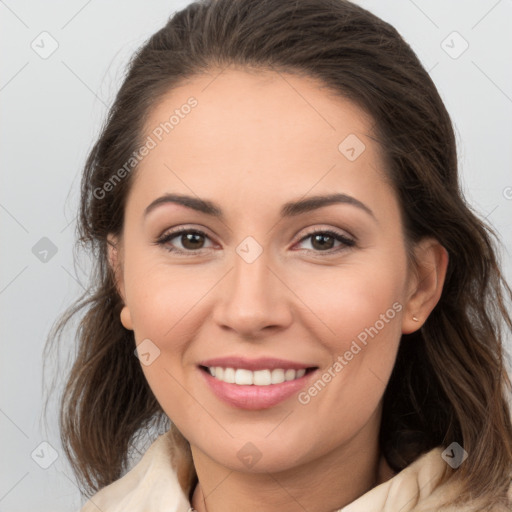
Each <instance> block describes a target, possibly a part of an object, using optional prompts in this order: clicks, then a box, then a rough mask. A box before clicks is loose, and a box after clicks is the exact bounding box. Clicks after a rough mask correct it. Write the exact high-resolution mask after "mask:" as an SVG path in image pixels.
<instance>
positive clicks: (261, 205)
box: [109, 68, 448, 512]
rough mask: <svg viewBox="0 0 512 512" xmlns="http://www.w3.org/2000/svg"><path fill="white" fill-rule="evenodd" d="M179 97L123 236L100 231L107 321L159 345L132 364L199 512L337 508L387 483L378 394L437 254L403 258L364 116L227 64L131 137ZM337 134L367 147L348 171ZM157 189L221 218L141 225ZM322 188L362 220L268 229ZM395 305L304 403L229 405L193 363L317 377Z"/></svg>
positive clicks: (311, 216)
mask: <svg viewBox="0 0 512 512" xmlns="http://www.w3.org/2000/svg"><path fill="white" fill-rule="evenodd" d="M215 77H216V78H215ZM190 96H194V97H195V98H196V99H197V100H198V106H197V107H195V108H194V109H193V110H192V111H191V113H190V114H189V115H188V116H186V117H184V119H182V120H181V121H180V123H179V124H178V125H177V126H175V128H174V129H173V131H172V132H170V133H169V134H168V135H166V136H165V137H164V138H163V139H162V141H161V142H159V144H158V145H157V146H156V147H155V148H154V149H152V150H151V151H150V153H149V154H148V155H147V156H146V157H145V158H144V160H143V161H142V162H141V163H140V165H139V168H138V169H137V174H136V180H135V181H134V183H133V186H132V188H131V191H130V193H129V196H128V199H127V204H126V210H125V224H124V230H123V233H122V236H121V237H120V238H119V239H117V238H115V237H113V236H111V237H109V241H110V242H111V244H112V245H111V247H110V262H111V265H112V267H113V268H114V269H115V270H116V276H117V283H118V288H119V293H120V295H121V297H122V298H123V300H124V303H125V307H124V309H123V311H122V313H121V320H122V323H123V325H124V326H125V327H126V328H127V329H132V330H133V331H134V334H135V339H136V343H137V344H139V343H140V342H141V341H142V340H144V339H150V340H151V342H152V343H154V344H155V345H156V346H157V347H158V349H159V350H160V355H159V356H158V357H157V358H156V359H155V360H154V361H153V362H152V363H151V364H150V365H148V366H145V365H142V369H143V371H144V374H145V376H146V378H147V380H148V383H149V385H150V386H151V389H152V391H153V392H154V394H155V396H156V398H157V399H158V401H159V403H160V404H161V406H162V408H163V409H164V411H165V412H166V414H167V415H168V416H169V418H170V419H171V420H172V421H173V422H174V423H175V425H176V426H177V427H178V428H179V430H180V431H181V432H182V433H183V435H184V436H185V437H186V439H187V440H188V441H189V442H190V444H191V449H192V455H193V460H194V465H195V468H196V471H197V475H198V480H199V485H198V487H197V488H196V489H195V492H194V493H193V499H192V505H193V506H194V507H195V508H196V509H197V510H198V511H199V512H202V511H205V510H207V511H208V512H220V511H222V512H230V511H233V512H235V511H240V510H244V511H247V512H251V511H260V510H266V511H268V512H271V511H274V510H275V511H277V510H279V511H280V512H286V511H296V510H298V509H304V510H310V511H318V512H321V511H325V512H327V511H332V510H335V509H338V508H341V507H343V506H344V505H346V504H348V503H350V502H352V501H353V500H355V499H356V498H357V497H359V496H360V495H362V494H364V493H365V492H367V491H368V490H369V489H371V488H372V487H373V486H375V485H376V484H377V483H380V482H383V481H385V480H387V479H388V478H390V477H391V476H392V475H393V473H392V471H391V470H390V468H389V467H388V466H387V464H386V463H385V461H384V460H383V458H382V457H381V454H380V449H379V445H378V432H379V426H380V421H381V414H382V396H383V393H384V391H385V386H386V383H387V381H388V379H389V376H390V374H391V371H392V369H393V366H394V362H395V358H396V352H397V349H398V345H399V341H400V337H401V334H402V333H410V332H413V331H414V330H416V329H419V328H420V327H421V325H422V323H423V322H424V321H425V319H426V318H427V317H428V315H429V313H430V312H431V310H432V309H433V308H434V306H435V304H436V303H437V301H438V300H439V297H440V294H441V290H442V285H443V282H444V277H445V273H446V266H447V262H448V257H447V254H446V251H445V250H444V249H443V248H442V247H441V246H440V245H439V243H437V242H436V241H435V240H430V239H429V240H423V241H422V242H421V243H419V244H418V245H417V246H416V247H415V248H414V253H415V256H416V261H415V263H414V264H412V263H411V262H410V261H409V260H408V258H407V252H406V245H405V239H404V235H403V229H402V221H401V215H400V209H399V204H398V201H397V197H396V194H395V191H394V190H393V188H392V187H391V185H390V184H389V183H388V181H387V180H386V175H385V169H384V165H383V163H382V158H381V153H380V147H379V145H378V143H377V142H376V141H375V140H374V139H373V138H371V137H372V132H371V128H372V125H373V122H372V120H371V119H370V118H369V117H368V116H367V115H366V114H365V113H364V112H363V111H362V110H360V109H359V108H358V107H357V106H355V105H354V104H353V103H351V102H349V101H348V100H346V99H344V98H341V97H339V96H335V95H333V94H332V93H331V92H329V91H328V90H327V89H326V88H324V87H321V84H319V83H318V82H316V81H315V80H313V79H311V78H307V77H299V76H295V75H290V74H284V73H276V72H273V71H265V72H262V71H259V72H258V73H254V72H250V71H247V70H241V69H234V68H228V69H226V70H224V71H223V72H222V73H220V74H219V71H215V72H213V71H211V73H210V74H208V75H201V76H196V77H194V78H193V79H192V80H190V81H189V82H187V83H186V84H183V85H182V86H181V87H178V88H176V89H173V90H171V91H169V92H168V93H167V94H166V96H165V97H164V98H163V100H162V101H160V102H159V103H158V104H156V105H155V107H154V108H153V110H152V112H151V115H150V117H149V119H148V121H147V124H146V133H145V136H147V135H150V134H151V132H152V130H153V129H154V128H155V127H156V126H158V125H159V123H161V122H163V121H165V120H166V119H168V118H169V115H170V114H171V113H172V112H173V111H174V110H175V109H176V108H178V109H179V108H180V106H181V105H183V104H184V103H186V101H187V99H188V98H189V97H190ZM349 134H356V135H357V137H358V138H359V139H360V140H361V141H362V142H363V143H364V144H365V146H366V149H365V150H364V152H363V153H362V154H361V155H360V156H359V157H358V158H357V159H356V160H355V161H349V160H348V159H347V158H346V157H345V156H344V155H343V154H342V153H341V152H340V151H339V150H338V145H339V144H340V142H342V141H343V140H344V139H345V138H346V137H347V136H348V135H349ZM171 192H172V193H179V194H187V195H192V196H197V197H200V198H202V199H208V200H211V201H213V202H215V203H217V204H218V205H219V207H220V208H221V209H222V211H223V212H224V215H225V218H224V220H223V221H221V220H219V219H216V218H213V217H210V216H208V215H206V214H204V213H200V212H196V211H193V210H191V209H189V208H187V207H184V206H181V205H176V204H170V203H168V204H164V205H161V206H159V207H157V208H155V209H154V210H153V211H152V212H151V213H150V214H148V215H147V217H145V218H144V210H145V208H146V207H147V206H148V205H149V204H150V203H151V202H152V201H154V200H155V199H156V198H158V197H160V196H161V195H163V194H164V193H171ZM333 192H340V193H344V194H348V195H350V196H352V197H354V198H356V199H357V200H359V201H361V202H362V203H364V204H365V205H366V206H367V207H368V208H370V209H371V211H372V212H373V216H372V215H370V214H368V213H367V212H366V211H364V210H363V209H361V208H358V207H356V206H354V205H350V204H334V205H330V206H324V207H322V208H320V209H318V210H316V211H312V212H307V213H304V214H302V215H298V216H296V217H291V218H281V217H280V214H279V212H280V209H281V206H282V205H283V204H284V203H286V202H288V201H293V200H299V199H301V198H303V197H304V196H307V197H309V196H312V195H324V194H331V193H333ZM180 226H181V227H187V228H195V229H199V230H201V231H204V232H205V233H206V234H207V236H206V237H205V238H199V241H196V242H195V244H196V245H193V246H192V249H190V248H189V249H188V251H189V254H190V255H179V254H175V253H172V252H169V250H168V247H170V246H174V247H177V248H180V249H182V250H184V251H186V250H187V247H190V245H189V246H187V245H186V240H185V241H184V239H183V237H182V236H177V237H175V238H174V239H173V240H172V242H168V243H167V246H162V245H157V244H155V241H156V240H157V239H158V238H159V237H160V236H161V235H162V234H165V233H166V232H169V231H170V228H177V227H180ZM314 228H319V229H320V228H322V229H324V228H325V229H330V230H334V231H335V232H337V233H340V234H342V235H344V236H348V237H350V238H352V239H355V240H356V244H355V245H354V246H353V247H348V246H344V245H343V244H342V243H340V242H338V241H331V242H329V243H331V244H332V245H328V246H327V249H329V248H332V249H333V250H336V249H337V248H341V249H340V250H339V251H338V252H336V253H333V251H332V250H331V251H330V252H331V253H332V254H331V255H330V256H328V255H327V254H326V252H325V251H326V250H325V249H322V247H319V245H318V244H314V239H313V237H309V238H304V237H306V235H308V234H310V233H311V231H312V229H314ZM248 236H251V237H253V238H254V239H255V240H256V241H257V243H258V244H259V245H260V246H261V247H262V248H263V253H262V254H261V255H260V256H259V257H258V258H257V259H256V260H255V261H254V262H252V263H247V262H246V261H245V260H244V259H243V258H242V257H240V256H239V255H238V254H237V252H236V248H237V246H238V245H239V244H240V243H241V242H242V241H243V240H244V239H245V238H246V237H248ZM194 247H197V249H195V252H194V249H193V248H194ZM201 247H203V248H201ZM394 303H398V304H399V305H400V306H401V311H399V312H397V313H396V315H395V316H394V318H393V319H392V320H389V322H387V323H386V324H385V327H384V328H382V329H380V330H379V332H378V335H376V336H375V337H374V338H373V339H370V340H369V342H368V344H367V345H366V346H365V347H364V349H363V350H361V351H360V352H359V353H358V354H357V355H356V356H354V358H353V359H352V360H351V361H350V362H349V363H348V364H347V365H346V366H345V367H344V369H343V371H341V372H339V374H337V375H336V377H335V378H333V379H332V381H331V382H329V383H328V385H327V386H326V387H325V388H324V389H323V390H322V391H321V392H320V393H318V395H317V396H315V397H313V398H312V399H311V401H310V402H309V403H308V404H305V405H304V404H301V403H300V402H299V401H298V400H297V396H296V395H294V396H292V397H291V398H289V399H287V400H286V401H284V402H282V403H280V404H278V405H277V406H274V407H271V408H269V409H263V410H257V411H247V410H241V409H237V408H235V407H233V406H230V405H228V404H226V403H224V402H223V401H221V400H219V399H218V398H217V397H216V396H215V395H214V394H213V393H212V391H211V390H210V389H209V387H208V386H207V385H206V384H205V382H204V379H203V378H201V377H202V376H201V375H200V374H199V372H200V370H199V369H198V367H197V364H198V363H199V362H200V361H202V360H204V359H208V358H212V357H221V356H228V355H243V356H245V357H249V358H257V357H262V356H268V357H275V358H283V359H289V360H294V361H301V362H304V363H308V364H311V365H315V366H318V367H319V373H320V374H321V373H322V372H323V371H327V370H328V369H329V368H330V367H332V365H333V361H335V360H336V358H337V357H338V356H340V355H343V354H344V353H345V352H346V351H347V350H349V347H350V345H351V343H352V341H353V340H354V339H356V337H357V335H358V334H360V333H361V332H362V331H364V329H365V328H368V327H370V326H374V325H375V323H376V321H377V320H378V319H379V318H380V315H382V314H384V313H385V312H386V311H387V310H389V309H390V308H392V305H393V304H394ZM413 315H415V316H416V317H417V318H418V320H419V321H414V320H413V319H412V317H413ZM248 442H251V443H252V444H253V445H254V446H255V447H256V448H257V451H258V452H259V454H261V458H260V460H259V461H258V462H257V463H256V464H254V465H253V466H252V467H247V466H246V465H245V464H244V463H243V462H242V461H241V460H240V459H239V458H238V457H237V452H238V451H239V450H240V449H241V448H242V447H243V446H244V445H246V443H248ZM204 498H206V499H204Z"/></svg>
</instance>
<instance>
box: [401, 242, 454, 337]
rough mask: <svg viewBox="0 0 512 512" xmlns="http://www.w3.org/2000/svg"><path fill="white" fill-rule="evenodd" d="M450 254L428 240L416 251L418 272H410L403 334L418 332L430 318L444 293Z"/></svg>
mask: <svg viewBox="0 0 512 512" xmlns="http://www.w3.org/2000/svg"><path fill="white" fill-rule="evenodd" d="M448 259H449V258H448V251H447V250H446V249H445V248H444V247H443V246H442V245H441V244H440V243H439V241H437V240H436V239H433V238H425V239H423V240H421V241H420V242H418V244H417V245H416V247H415V248H414V262H413V263H412V264H413V266H414V268H412V271H411V272H410V277H409V286H408V299H407V303H406V306H405V308H404V314H403V317H402V333H403V334H410V333H412V332H414V331H417V330H418V329H419V328H420V327H421V326H422V325H423V324H424V323H425V320H426V319H427V318H428V316H429V315H430V313H431V312H432V310H433V309H434V307H435V306H436V304H437V303H438V302H439V298H440V297H441V293H442V291H443V285H444V280H445V277H446V270H447V268H448Z"/></svg>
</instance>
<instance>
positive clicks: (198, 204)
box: [144, 194, 376, 220]
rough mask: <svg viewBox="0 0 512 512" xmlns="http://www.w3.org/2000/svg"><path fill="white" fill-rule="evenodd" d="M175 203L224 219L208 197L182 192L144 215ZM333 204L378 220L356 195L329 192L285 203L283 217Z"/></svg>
mask: <svg viewBox="0 0 512 512" xmlns="http://www.w3.org/2000/svg"><path fill="white" fill-rule="evenodd" d="M167 203H174V204H180V205H182V206H186V207H187V208H191V209H192V210H196V211H198V212H201V213H204V214H206V215H211V216H212V217H215V218H218V219H220V220H224V214H223V213H222V210H221V208H220V207H219V206H217V205H216V204H215V203H213V202H212V201H209V200H207V199H200V198H198V197H192V196H186V195H181V194H164V195H163V196H161V197H159V198H157V199H155V200H154V201H153V202H152V203H151V204H150V205H149V206H147V207H146V209H145V210H144V217H146V216H147V215H148V214H149V213H150V212H151V211H152V210H154V209H155V208H156V207H158V206H160V205H162V204H167ZM332 204H349V205H352V206H355V207H357V208H359V209H361V210H363V211H364V212H366V213H368V214H369V215H370V216H371V217H373V218H374V219H375V220H376V217H375V214H374V213H373V211H372V210H371V209H370V208H369V207H368V206H366V205H365V204H364V203H362V202H361V201H359V200H358V199H356V198H355V197H352V196H349V195H347V194H329V195H324V196H312V197H309V198H307V199H300V200H298V201H290V202H288V203H285V204H284V205H283V206H282V208H281V217H295V216H297V215H301V214H303V213H307V212H311V211H313V210H317V209H319V208H322V207H324V206H329V205H332Z"/></svg>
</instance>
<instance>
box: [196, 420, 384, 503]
mask: <svg viewBox="0 0 512 512" xmlns="http://www.w3.org/2000/svg"><path fill="white" fill-rule="evenodd" d="M370 423H371V422H370ZM368 426H370V428H368V429H366V427H365V429H363V430H362V431H360V432H359V433H358V435H357V436H356V437H354V438H353V439H351V440H350V441H349V442H348V443H347V444H346V445H343V446H341V447H338V448H337V449H336V450H333V451H331V452H329V453H327V454H322V456H321V457H319V458H317V459H314V460H312V461H309V462H307V463H305V464H302V465H301V466H296V467H293V468H291V469H287V470H284V471H279V472H267V471H264V472H258V473H249V472H240V471H234V470H231V469H229V468H226V467H224V466H222V465H220V464H218V463H216V462H215V461H213V460H212V459H210V458H209V457H208V456H207V455H206V454H204V452H201V451H200V450H198V449H197V447H194V446H192V456H193V459H194V465H195V467H196V471H197V476H198V480H199V483H198V485H197V486H196V488H195V491H194V493H193V496H192V506H193V507H194V509H195V510H196V511H197V512H239V511H240V510H244V512H260V511H261V510H265V511H267V512H277V511H279V512H296V511H297V510H315V511H319V512H332V511H335V510H339V509H340V508H342V507H344V506H346V505H347V504H349V503H351V502H352V501H354V500H355V499H357V498H358V497H359V496H361V495H362V494H364V493H366V492H368V491H369V490H370V489H372V488H373V487H374V486H376V485H378V484H380V483H382V482H384V481H386V480H388V479H389V478H391V477H392V476H393V472H392V470H391V469H390V468H389V466H388V465H387V463H386V462H385V460H384V458H383V457H381V455H380V452H379V446H378V435H377V434H378V428H377V430H375V428H371V427H372V425H367V427H368ZM377 427H378V424H377Z"/></svg>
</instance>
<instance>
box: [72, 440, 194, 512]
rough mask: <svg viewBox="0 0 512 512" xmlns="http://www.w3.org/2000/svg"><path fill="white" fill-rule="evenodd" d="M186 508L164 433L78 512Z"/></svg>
mask: <svg viewBox="0 0 512 512" xmlns="http://www.w3.org/2000/svg"><path fill="white" fill-rule="evenodd" d="M189 507H190V504H189V502H188V499H187V497H186V496H185V494H184V492H183V489H182V487H181V485H180V483H179V480H178V475H177V468H176V463H175V460H174V457H173V446H172V441H171V439H170V437H169V433H168V432H166V433H165V434H162V435H160V436H159V437H158V438H157V439H156V440H155V441H153V443H152V444H151V446H150V447H149V448H148V449H147V451H146V452H145V453H144V455H143V456H142V458H141V459H140V460H139V462H138V463H137V464H136V465H135V466H134V467H133V468H132V469H131V470H130V471H128V472H127V473H126V474H125V475H124V476H122V477H121V478H119V479H118V480H116V481H115V482H113V483H111V484H110V485H108V486H106V487H104V488H103V489H100V490H99V491H98V492H97V493H96V494H94V495H93V496H92V497H91V498H89V500H88V501H87V502H86V503H85V504H84V505H83V507H82V508H81V509H80V512H98V510H101V511H102V512H125V511H126V510H130V512H139V511H140V512H142V511H146V510H151V511H152V512H160V511H162V512H163V511H164V510H165V511H166V512H186V511H187V510H188V509H189Z"/></svg>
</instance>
